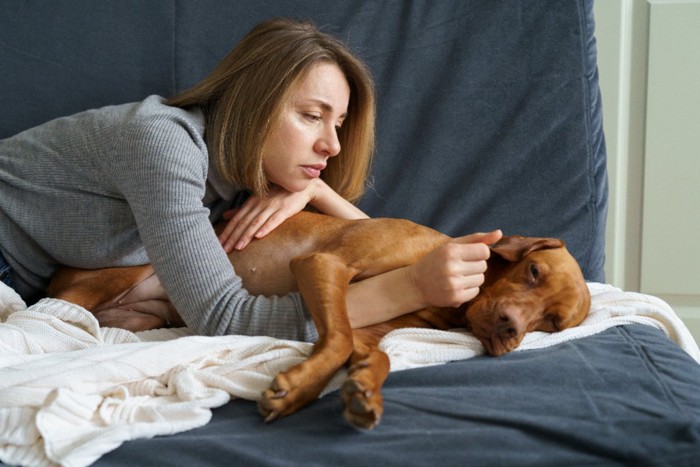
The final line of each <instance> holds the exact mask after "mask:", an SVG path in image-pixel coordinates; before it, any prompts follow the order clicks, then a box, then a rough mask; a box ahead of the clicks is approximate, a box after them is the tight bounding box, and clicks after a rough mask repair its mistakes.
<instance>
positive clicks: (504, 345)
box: [466, 236, 591, 356]
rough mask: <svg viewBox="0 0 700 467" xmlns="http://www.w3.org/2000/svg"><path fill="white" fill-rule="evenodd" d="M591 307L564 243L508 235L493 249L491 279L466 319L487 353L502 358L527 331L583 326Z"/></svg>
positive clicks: (484, 286)
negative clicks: (581, 324) (582, 323)
mask: <svg viewBox="0 0 700 467" xmlns="http://www.w3.org/2000/svg"><path fill="white" fill-rule="evenodd" d="M590 303H591V298H590V293H589V290H588V287H587V286H586V282H585V280H584V278H583V274H582V272H581V268H580V267H579V265H578V262H577V261H576V260H575V259H574V257H573V256H571V254H570V253H569V252H568V250H567V249H566V247H565V246H564V243H563V242H562V241H561V240H559V239H555V238H534V237H521V236H508V237H503V238H502V239H501V240H500V241H499V242H498V243H496V244H494V245H492V246H491V258H490V259H489V263H488V270H487V271H486V280H485V282H484V285H483V286H482V289H481V292H480V294H479V295H478V296H477V297H476V298H475V299H474V300H472V302H470V303H469V305H468V307H467V310H466V314H467V316H466V318H467V322H468V323H469V324H468V325H469V329H470V330H471V332H472V333H473V334H474V335H475V336H476V337H477V338H478V339H479V340H480V341H481V342H482V343H483V345H484V347H485V348H486V351H487V353H489V354H490V355H494V356H498V355H503V354H505V353H507V352H510V351H511V350H513V349H515V348H516V347H517V346H518V345H520V342H521V341H522V339H523V337H524V335H525V333H527V332H531V331H545V332H555V331H561V330H564V329H567V328H570V327H572V326H576V325H578V324H580V323H581V322H582V321H583V320H584V318H585V317H586V315H587V314H588V311H589V308H590Z"/></svg>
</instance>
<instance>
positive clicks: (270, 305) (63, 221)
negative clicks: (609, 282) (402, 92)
mask: <svg viewBox="0 0 700 467" xmlns="http://www.w3.org/2000/svg"><path fill="white" fill-rule="evenodd" d="M373 146H374V93H373V89H372V83H371V80H370V77H369V74H368V72H367V71H366V69H365V67H364V66H363V64H362V63H361V62H360V61H359V60H357V59H356V58H355V57H354V56H353V55H352V54H351V53H350V52H348V50H347V49H346V48H345V46H344V45H342V44H341V43H340V42H338V41H337V40H335V39H334V38H332V37H330V36H328V35H325V34H323V33H320V32H319V31H318V30H316V29H315V28H314V27H313V26H312V25H310V24H308V23H299V22H294V21H290V20H273V21H269V22H266V23H263V24H261V25H259V26H258V27H256V28H254V29H253V30H252V31H251V32H250V33H249V34H248V35H247V36H246V37H245V38H244V39H243V40H242V41H241V42H240V43H239V44H238V45H237V46H236V47H235V48H234V50H233V51H232V52H231V53H230V54H229V55H228V56H227V57H225V58H224V59H223V60H222V62H221V63H220V64H219V66H218V67H217V68H216V69H215V70H214V71H213V72H212V73H211V74H210V75H209V76H208V77H207V78H205V79H204V80H203V81H201V82H200V83H199V84H197V85H195V86H194V87H193V88H191V89H189V90H187V91H185V92H183V93H182V94H180V95H178V96H175V97H174V98H172V99H170V100H167V101H166V100H164V99H163V98H161V97H158V96H151V97H148V98H147V99H145V100H144V101H142V102H138V103H133V104H125V105H120V106H112V107H106V108H102V109H97V110H91V111H87V112H83V113H80V114H77V115H74V116H70V117H64V118H60V119H57V120H54V121H51V122H48V123H45V124H44V125H41V126H39V127H36V128H34V129H31V130H27V131H25V132H23V133H20V134H18V135H16V136H14V137H12V138H9V139H6V140H3V141H0V180H2V185H1V188H0V190H1V192H0V194H1V196H0V254H1V255H2V259H0V271H1V270H5V271H6V274H5V277H4V279H3V282H5V283H7V284H11V285H12V287H13V288H15V290H17V292H18V293H19V294H20V295H21V296H22V297H23V298H24V299H25V300H26V301H28V302H30V303H31V302H33V301H35V300H36V299H38V298H39V297H41V295H42V294H43V291H44V289H45V288H46V286H47V284H48V281H49V280H50V278H51V275H52V274H53V272H54V271H55V270H56V268H57V267H58V266H59V265H68V266H73V267H81V268H103V267H110V266H128V265H137V264H144V263H146V262H151V263H152V264H153V266H154V269H155V271H156V273H157V275H158V277H159V279H160V281H161V283H162V284H163V286H164V288H165V290H166V292H167V294H168V295H169V297H170V299H171V301H172V302H173V304H174V305H175V307H176V308H177V309H178V311H179V313H180V314H181V316H182V317H183V319H184V320H185V322H186V323H187V324H188V326H189V327H190V328H192V329H193V331H194V332H197V333H201V334H208V335H220V334H249V335H260V334H263V335H271V336H276V337H282V338H289V339H299V340H313V339H314V338H315V337H316V331H315V328H314V326H313V323H312V321H311V319H310V317H309V315H308V313H307V311H306V310H305V308H304V306H303V303H302V301H301V298H300V296H299V295H298V294H290V295H288V296H285V297H270V298H266V297H256V296H250V295H249V294H247V292H246V291H245V290H244V289H242V287H241V281H240V278H238V276H236V274H235V271H233V269H232V268H231V265H230V263H229V261H228V258H227V255H226V251H225V250H228V251H230V250H231V248H244V247H245V245H246V244H247V243H248V242H249V241H251V239H252V238H253V237H261V236H264V235H265V234H267V233H269V232H270V231H271V230H272V229H274V228H275V227H276V226H278V225H279V224H280V223H281V222H282V221H284V220H285V219H287V218H288V217H290V216H291V215H293V214H295V213H296V212H298V211H300V210H301V209H303V208H304V207H305V206H306V205H307V204H310V205H311V206H313V207H314V208H316V209H317V210H319V211H321V212H324V213H327V214H330V215H334V216H338V217H343V218H359V217H366V216H365V215H364V214H363V213H362V212H361V211H360V210H358V209H357V208H356V207H354V206H353V205H352V204H351V201H354V200H356V199H357V198H359V196H360V195H361V194H362V191H363V188H364V183H365V177H366V175H367V170H368V167H369V163H370V156H371V154H372V151H373ZM246 192H250V193H251V196H250V198H249V199H248V200H247V201H245V202H244V203H243V204H242V205H241V206H240V208H239V209H237V210H235V211H228V209H229V208H230V207H231V206H232V203H234V202H235V201H236V199H237V198H238V197H239V195H241V194H242V193H246ZM222 216H223V217H225V218H227V219H229V223H228V225H227V227H226V229H225V230H224V231H223V233H222V235H221V237H220V238H219V239H217V238H216V236H215V234H214V231H213V229H212V225H211V222H212V221H216V220H219V219H220V218H221V217H222ZM499 235H500V234H499V233H498V232H496V233H491V234H486V235H475V236H472V237H463V238H461V239H458V240H456V241H455V242H452V243H450V244H448V245H445V246H444V247H441V248H439V249H438V250H436V251H434V252H433V253H431V254H430V255H428V256H427V257H426V258H425V259H424V260H423V261H421V262H419V263H418V264H416V265H414V266H412V267H409V268H404V269H401V270H397V271H393V272H391V273H387V274H385V275H382V276H377V277H375V278H372V279H371V280H366V281H363V282H360V283H358V284H353V286H352V287H351V288H350V291H349V296H348V307H349V314H350V318H351V322H352V324H353V326H356V327H357V326H363V325H367V324H372V323H374V322H378V321H382V320H385V319H387V318H389V317H392V316H396V315H400V314H402V313H406V312H409V311H412V310H415V309H418V308H421V307H423V306H426V305H437V306H443V305H457V304H459V303H462V302H464V301H467V300H468V299H470V298H472V297H473V296H474V295H475V294H476V292H477V291H478V286H479V285H480V284H481V282H482V281H483V274H482V273H483V271H484V270H485V259H486V258H487V257H488V248H486V246H485V245H483V244H482V243H475V242H486V243H488V242H492V241H495V240H496V239H497V238H498V236H499ZM222 245H223V246H224V248H222ZM8 272H9V273H8Z"/></svg>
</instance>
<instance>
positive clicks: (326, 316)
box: [258, 253, 357, 421]
mask: <svg viewBox="0 0 700 467" xmlns="http://www.w3.org/2000/svg"><path fill="white" fill-rule="evenodd" d="M290 267H291V269H292V272H293V273H294V275H295V277H296V278H297V282H298V285H299V291H300V292H301V294H302V296H303V298H304V301H305V302H306V305H307V306H308V308H309V311H310V312H311V315H312V317H313V319H314V323H315V324H316V328H317V330H318V333H319V339H318V341H317V342H316V345H315V346H314V350H313V352H312V354H311V356H310V357H309V358H308V359H307V360H306V361H304V362H302V363H300V364H298V365H296V366H294V367H292V368H291V369H289V370H287V371H284V372H282V373H280V374H278V375H277V376H276V377H275V379H274V380H273V382H272V385H271V386H270V388H269V389H267V390H266V391H265V392H264V393H263V395H262V398H261V399H260V401H258V409H259V410H260V412H261V413H262V414H263V416H265V420H266V421H272V420H274V419H276V418H278V417H279V416H284V415H289V414H291V413H294V412H296V411H297V410H299V409H300V408H302V407H303V406H305V405H306V404H308V403H309V402H311V401H313V400H314V399H316V398H318V396H319V394H320V393H321V391H322V390H323V388H324V387H325V386H326V384H327V383H328V381H330V379H331V378H332V377H333V375H334V374H335V373H336V372H337V371H338V369H340V368H341V367H342V366H343V365H344V364H345V363H346V362H347V360H348V358H349V357H350V354H351V352H352V348H353V344H352V329H351V327H350V321H349V319H348V315H347V309H346V302H345V298H346V295H347V288H348V284H349V283H350V280H351V279H352V278H353V277H354V276H355V275H356V273H357V271H355V270H352V269H351V268H349V267H348V266H347V265H346V264H345V263H344V262H343V261H341V260H340V259H339V258H338V257H337V256H335V255H332V254H327V253H312V254H310V255H307V256H303V257H299V258H295V259H293V260H292V261H291V263H290Z"/></svg>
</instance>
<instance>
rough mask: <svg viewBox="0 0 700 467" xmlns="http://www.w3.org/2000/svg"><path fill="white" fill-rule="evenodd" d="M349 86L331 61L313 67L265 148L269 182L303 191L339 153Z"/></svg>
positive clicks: (294, 91) (293, 93)
mask: <svg viewBox="0 0 700 467" xmlns="http://www.w3.org/2000/svg"><path fill="white" fill-rule="evenodd" d="M349 100H350V86H349V85H348V82H347V80H346V79H345V76H344V75H343V72H342V71H341V70H340V68H339V67H338V66H337V65H336V64H333V63H320V64H318V65H314V66H313V67H312V68H311V69H310V70H309V72H308V73H307V75H306V76H305V77H304V78H303V79H301V80H300V81H299V83H298V84H297V85H296V87H295V88H294V89H292V92H291V98H290V99H289V101H288V102H286V103H285V104H283V105H282V113H281V115H279V118H278V120H277V124H276V125H275V126H274V127H273V128H272V131H271V132H270V135H269V136H268V139H267V141H266V142H265V146H264V148H263V168H264V170H265V175H266V177H267V179H268V181H270V182H271V183H274V184H275V185H278V186H280V187H282V188H284V189H285V190H287V191H291V192H298V191H302V190H304V189H305V188H306V187H307V186H308V185H309V182H310V181H311V180H312V179H314V178H317V177H319V176H320V175H321V171H322V170H323V169H324V168H325V167H326V163H327V161H328V158H330V157H333V156H336V155H338V153H339V152H340V142H339V141H338V134H337V131H338V129H339V128H340V127H341V126H342V124H343V121H344V120H345V116H346V114H347V111H348V102H349Z"/></svg>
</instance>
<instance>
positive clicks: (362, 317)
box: [346, 266, 427, 328]
mask: <svg viewBox="0 0 700 467" xmlns="http://www.w3.org/2000/svg"><path fill="white" fill-rule="evenodd" d="M346 304H347V309H348V317H349V319H350V325H351V326H352V327H353V328H361V327H364V326H370V325H372V324H377V323H381V322H384V321H388V320H390V319H393V318H396V317H398V316H401V315H404V314H406V313H410V312H412V311H416V310H420V309H422V308H425V307H426V306H427V305H426V303H424V301H423V297H422V295H421V293H420V291H419V290H418V288H417V287H416V285H415V284H414V281H413V279H412V277H411V266H407V267H403V268H399V269H394V270H392V271H388V272H385V273H384V274H380V275H378V276H374V277H370V278H367V279H365V280H362V281H360V282H354V283H352V284H350V287H349V289H348V295H347V300H346Z"/></svg>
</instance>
